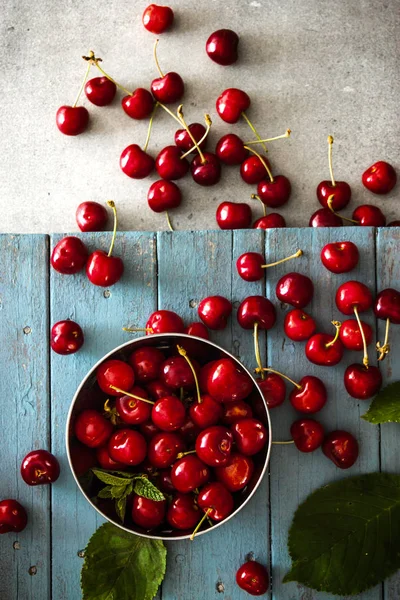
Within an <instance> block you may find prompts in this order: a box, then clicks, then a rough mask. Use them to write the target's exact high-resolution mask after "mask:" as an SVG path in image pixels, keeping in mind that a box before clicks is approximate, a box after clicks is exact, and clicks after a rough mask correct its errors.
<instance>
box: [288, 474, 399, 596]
mask: <svg viewBox="0 0 400 600" xmlns="http://www.w3.org/2000/svg"><path fill="white" fill-rule="evenodd" d="M399 532H400V475H390V474H386V473H370V474H368V475H361V476H358V477H351V478H349V479H344V480H341V481H337V482H335V483H332V484H330V485H327V486H324V487H322V488H320V489H319V490H317V491H316V492H314V493H313V494H311V496H309V497H308V498H307V500H306V501H305V502H304V503H303V504H301V505H300V507H299V508H298V509H297V511H296V513H295V516H294V519H293V523H292V526H291V528H290V531H289V552H290V556H291V558H292V561H293V563H292V568H291V570H290V572H289V573H287V575H286V576H285V578H284V582H288V581H298V582H299V583H302V584H303V585H306V586H308V587H310V588H313V589H315V590H318V591H325V592H330V593H331V594H340V595H353V594H359V593H361V592H363V591H364V590H366V589H368V588H370V587H372V586H374V585H376V584H378V583H379V582H381V581H382V580H383V579H385V578H386V577H388V576H389V575H392V573H394V572H395V571H396V570H397V569H398V568H399V567H400V535H399Z"/></svg>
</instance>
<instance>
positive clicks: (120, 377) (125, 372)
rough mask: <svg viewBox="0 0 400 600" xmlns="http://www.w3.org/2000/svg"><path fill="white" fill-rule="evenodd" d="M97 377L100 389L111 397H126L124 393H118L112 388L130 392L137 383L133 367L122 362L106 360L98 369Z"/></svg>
mask: <svg viewBox="0 0 400 600" xmlns="http://www.w3.org/2000/svg"><path fill="white" fill-rule="evenodd" d="M96 375H97V383H98V384H99V386H100V389H101V390H102V391H103V392H104V393H105V394H110V395H111V396H124V393H123V392H117V391H116V390H114V389H113V388H112V387H111V386H113V387H116V388H119V389H120V390H126V391H128V390H130V389H131V388H132V387H133V384H134V383H135V374H134V372H133V369H132V367H130V366H129V365H128V364H127V363H126V362H124V361H122V360H116V359H110V360H106V361H105V362H103V363H102V364H101V365H100V366H99V367H98V369H97V373H96Z"/></svg>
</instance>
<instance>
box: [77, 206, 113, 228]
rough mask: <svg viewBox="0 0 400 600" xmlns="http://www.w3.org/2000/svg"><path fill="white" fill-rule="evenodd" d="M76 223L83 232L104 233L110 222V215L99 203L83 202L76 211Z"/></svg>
mask: <svg viewBox="0 0 400 600" xmlns="http://www.w3.org/2000/svg"><path fill="white" fill-rule="evenodd" d="M75 218H76V222H77V225H78V227H79V229H80V230H81V231H102V230H103V229H104V227H105V225H106V223H107V221H108V213H107V210H106V209H105V208H104V206H103V205H102V204H99V203H98V202H92V201H88V202H82V203H81V204H79V206H78V208H77V209H76V214H75Z"/></svg>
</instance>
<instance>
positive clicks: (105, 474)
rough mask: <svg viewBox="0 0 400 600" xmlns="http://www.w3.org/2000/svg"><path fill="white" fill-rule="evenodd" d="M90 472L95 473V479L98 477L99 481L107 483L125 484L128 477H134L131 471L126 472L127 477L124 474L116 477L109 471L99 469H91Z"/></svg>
mask: <svg viewBox="0 0 400 600" xmlns="http://www.w3.org/2000/svg"><path fill="white" fill-rule="evenodd" d="M92 472H93V473H94V475H96V477H97V479H100V481H102V482H103V483H106V484H107V485H117V486H118V485H127V482H128V481H129V479H132V478H133V477H135V475H134V474H133V473H127V476H128V477H126V476H125V475H124V476H123V477H117V476H116V475H112V474H111V473H110V472H109V471H102V470H101V469H92ZM116 472H117V473H121V475H122V472H120V471H116Z"/></svg>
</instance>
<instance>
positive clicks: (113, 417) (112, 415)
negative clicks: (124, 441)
mask: <svg viewBox="0 0 400 600" xmlns="http://www.w3.org/2000/svg"><path fill="white" fill-rule="evenodd" d="M103 410H104V412H105V413H106V415H105V417H106V418H109V419H110V421H111V423H112V424H113V425H116V424H117V421H118V413H117V411H116V409H115V408H111V407H110V398H108V399H107V400H106V401H105V402H104V406H103Z"/></svg>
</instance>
